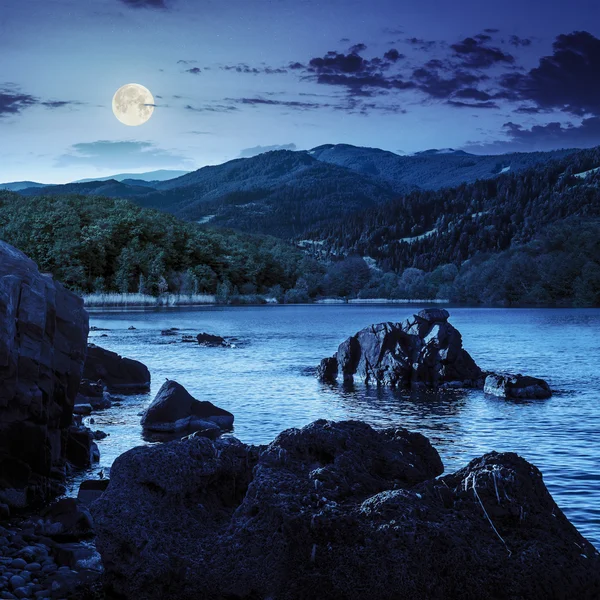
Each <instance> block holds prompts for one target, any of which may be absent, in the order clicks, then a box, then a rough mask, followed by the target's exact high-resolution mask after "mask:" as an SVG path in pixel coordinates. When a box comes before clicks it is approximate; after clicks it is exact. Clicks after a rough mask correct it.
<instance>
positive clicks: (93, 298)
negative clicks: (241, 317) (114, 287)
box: [83, 292, 217, 308]
mask: <svg viewBox="0 0 600 600" xmlns="http://www.w3.org/2000/svg"><path fill="white" fill-rule="evenodd" d="M83 301H84V303H85V306H87V307H90V308H92V307H101V306H122V307H128V306H149V307H151V306H198V305H203V304H216V303H217V299H216V297H215V296H214V295H211V294H162V295H161V296H158V297H156V296H149V295H146V294H118V293H112V292H107V293H96V294H84V296H83Z"/></svg>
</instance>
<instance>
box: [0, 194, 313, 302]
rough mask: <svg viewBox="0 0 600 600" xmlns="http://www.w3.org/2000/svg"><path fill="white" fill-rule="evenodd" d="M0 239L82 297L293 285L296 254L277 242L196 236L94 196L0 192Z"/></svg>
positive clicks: (154, 214)
mask: <svg viewBox="0 0 600 600" xmlns="http://www.w3.org/2000/svg"><path fill="white" fill-rule="evenodd" d="M0 239H3V240H5V241H6V242H8V243H9V244H12V245H14V246H16V247H17V248H19V249H20V250H22V251H23V252H25V253H26V254H27V255H28V256H30V257H31V258H32V259H33V260H35V261H36V262H37V264H38V265H39V267H40V270H42V271H44V272H49V273H52V274H53V275H54V277H56V278H57V279H58V280H60V281H62V282H63V283H65V284H66V285H67V286H69V287H70V288H72V289H75V290H79V291H82V292H101V291H119V292H124V293H127V292H141V293H147V294H152V295H157V294H159V293H163V292H167V291H173V292H181V293H210V294H215V293H216V294H221V295H223V296H227V295H230V294H255V293H266V292H268V291H269V289H270V288H272V287H273V286H277V287H276V290H280V289H282V290H286V289H288V288H291V287H293V286H294V283H295V281H296V279H297V276H298V273H297V271H298V265H299V263H300V260H301V258H302V256H301V253H300V252H299V251H298V250H297V249H295V248H293V247H292V246H291V245H289V244H286V243H284V242H282V241H280V240H277V239H275V238H271V237H265V236H263V237H259V236H251V235H246V234H241V233H234V232H230V231H212V230H210V231H209V230H203V229H202V228H201V227H199V226H198V225H196V224H194V223H186V222H184V221H180V220H178V219H176V218H175V217H173V216H171V215H166V214H164V213H161V212H158V211H154V210H147V209H142V208H139V207H138V206H136V205H134V204H132V203H130V202H128V201H126V200H120V199H112V198H100V197H96V196H77V195H70V196H40V197H33V198H26V197H22V196H20V195H17V194H15V193H12V192H2V191H0Z"/></svg>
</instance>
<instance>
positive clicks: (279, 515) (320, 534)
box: [0, 242, 600, 600]
mask: <svg viewBox="0 0 600 600" xmlns="http://www.w3.org/2000/svg"><path fill="white" fill-rule="evenodd" d="M448 318H449V314H448V312H447V311H445V310H443V309H427V310H424V311H421V312H420V313H418V314H417V315H415V316H414V318H413V319H410V320H407V321H405V322H404V323H382V324H379V325H373V326H371V327H367V328H365V329H363V330H362V331H360V332H358V333H357V334H356V335H354V336H352V337H350V338H348V340H346V341H345V342H343V343H342V344H341V345H340V347H339V348H338V351H337V353H336V354H335V355H334V356H333V357H331V358H328V359H324V360H323V361H322V362H321V365H320V367H319V370H318V373H319V376H320V377H321V378H322V379H323V380H325V381H328V382H330V383H332V384H335V383H336V381H337V380H338V379H340V380H341V382H342V384H347V383H352V382H355V381H356V382H362V383H365V384H367V385H368V384H377V385H390V386H396V387H402V388H405V389H410V390H413V391H417V392H423V391H428V390H436V389H445V388H451V389H454V388H461V387H462V388H469V387H471V388H478V389H483V390H484V391H485V392H486V393H490V394H494V395H497V396H501V397H505V398H507V399H511V398H512V399H517V400H520V399H542V398H547V397H548V396H549V395H550V394H551V390H550V387H549V386H548V384H547V383H546V382H544V381H543V380H540V379H536V378H532V377H526V376H522V375H517V374H502V373H501V374H496V373H486V372H484V371H483V370H482V369H480V367H479V366H478V365H477V364H476V363H475V361H474V360H473V359H472V357H471V356H470V355H469V354H468V352H467V351H466V350H465V349H464V348H463V347H462V338H461V335H460V333H459V332H458V331H457V330H456V329H455V328H454V327H453V326H452V325H451V324H450V323H449V322H448ZM162 335H163V336H171V337H175V336H179V330H177V329H169V330H164V331H163V332H162ZM87 336H88V316H87V313H86V311H85V310H84V308H83V304H82V302H81V300H80V299H79V298H78V297H77V296H75V295H74V294H72V293H71V292H69V291H67V290H66V289H65V288H63V287H62V286H61V285H60V284H59V283H56V282H54V281H53V280H52V279H51V278H50V277H49V276H47V275H43V274H40V273H39V271H38V269H37V267H36V265H35V264H34V263H33V262H32V261H30V260H29V259H28V258H27V257H26V256H24V255H23V254H22V253H20V252H18V251H17V250H15V249H14V248H12V247H10V246H8V245H7V244H4V243H3V242H0V434H1V435H0V599H7V600H9V599H14V598H44V599H60V598H80V599H83V600H86V599H88V598H89V599H90V600H92V599H100V598H104V597H107V594H108V596H110V597H113V596H112V595H117V596H118V597H125V598H136V599H140V600H144V599H148V600H154V599H157V600H158V599H159V598H160V599H162V598H171V597H177V598H180V599H183V600H185V599H186V598H190V599H192V598H194V599H195V598H198V597H203V598H215V599H220V600H226V599H227V600H232V599H238V600H242V599H244V600H258V599H265V600H266V599H267V598H273V599H275V598H277V599H278V600H287V599H290V600H291V599H296V598H307V599H308V598H340V600H341V599H342V598H343V599H348V600H352V599H354V598H356V599H357V600H358V599H359V598H360V599H361V600H370V599H371V598H373V599H375V598H376V599H378V600H379V599H386V598H389V599H390V600H391V599H392V598H398V597H406V598H425V599H427V598H431V599H437V598H441V599H443V598H457V597H460V598H466V599H471V598H472V599H473V600H475V599H477V600H479V599H480V598H503V599H504V598H506V599H509V598H510V599H523V600H525V599H527V600H529V599H533V600H536V599H538V598H539V599H540V600H541V599H542V598H543V599H544V600H546V599H548V598H549V599H553V598H556V599H557V600H558V599H563V598H564V599H566V598H575V597H576V598H582V599H590V600H592V599H595V598H598V597H600V556H599V554H598V552H597V551H596V550H595V548H594V547H593V546H592V545H591V544H590V543H589V542H588V541H587V540H585V539H584V538H583V537H582V536H581V535H580V534H579V532H578V531H577V530H576V529H575V528H574V527H573V526H572V525H571V524H570V523H569V521H568V520H567V519H566V517H565V516H564V515H563V514H562V512H561V511H560V509H559V508H558V506H557V505H556V504H555V503H554V500H553V499H552V497H551V496H550V494H549V492H548V490H547V489H546V487H545V485H544V483H543V480H542V476H541V473H540V472H539V471H538V470H537V469H536V468H535V467H534V466H533V465H531V464H529V463H528V462H526V461H525V460H524V459H522V458H520V457H519V456H517V455H516V454H511V453H503V454H498V453H495V452H492V453H488V454H485V455H484V456H482V457H479V458H477V459H475V460H473V461H471V462H470V463H469V465H467V466H466V467H464V468H463V469H461V470H459V471H457V472H456V473H453V474H447V475H442V474H443V471H444V468H443V465H442V461H441V459H440V457H439V455H438V453H437V451H436V450H435V448H433V446H432V445H431V444H430V442H429V440H427V438H425V437H424V436H422V435H420V434H418V433H412V432H409V431H407V430H405V429H402V428H391V429H385V430H375V429H373V428H371V427H370V426H369V425H367V424H365V423H362V422H358V421H346V422H333V421H324V420H319V421H316V422H314V423H312V424H310V425H307V426H305V427H303V428H302V429H290V430H287V431H284V432H282V433H281V434H280V435H279V436H277V438H276V439H275V440H274V441H273V442H272V443H271V444H269V445H268V446H251V445H246V444H243V443H242V442H240V441H239V440H237V439H235V438H232V437H227V438H223V437H221V434H222V433H223V432H225V431H228V430H230V429H231V427H232V425H233V420H234V415H233V414H231V413H230V412H228V411H227V410H224V409H222V408H220V407H217V406H215V405H213V404H211V403H210V402H203V401H200V400H197V399H196V398H193V397H192V396H191V395H190V394H189V393H188V392H187V391H186V390H185V388H183V387H182V386H181V385H179V384H178V383H177V382H174V381H169V380H167V381H166V382H165V383H164V384H163V386H162V387H161V389H160V391H159V392H158V394H157V395H156V397H155V399H154V401H153V402H152V403H151V404H150V405H149V406H148V407H147V409H146V411H145V413H144V414H143V415H142V420H141V424H142V427H143V429H144V431H145V432H147V433H148V434H149V435H150V434H152V435H155V436H166V437H164V438H163V437H160V438H157V441H163V440H167V439H174V440H175V441H164V443H160V444H155V445H152V446H146V447H138V448H133V449H131V450H129V451H127V452H125V453H124V454H122V455H121V456H120V457H119V458H118V459H117V460H116V461H115V463H114V465H113V467H112V469H111V472H110V479H98V480H90V481H84V482H83V483H82V485H81V487H80V490H79V494H78V498H77V499H74V498H63V499H60V500H58V501H55V499H56V498H57V497H60V496H61V495H62V494H64V489H65V487H64V484H65V481H66V479H67V477H68V476H69V474H70V473H72V472H73V469H79V468H85V467H87V466H89V465H90V464H91V463H93V462H94V461H96V460H98V448H97V446H96V444H95V440H97V439H100V438H101V437H102V436H103V435H105V434H103V433H102V432H101V431H96V432H93V431H92V430H91V429H89V428H88V427H85V426H84V425H83V422H82V417H83V416H85V415H89V414H91V413H93V411H97V410H103V409H105V408H107V407H110V406H111V405H115V404H117V403H118V402H121V401H122V399H121V398H119V397H116V396H115V395H114V394H129V393H138V392H140V391H142V392H144V391H148V390H149V389H150V379H151V376H150V372H149V371H148V369H147V368H146V367H145V365H143V364H142V363H140V362H138V361H135V360H132V359H130V358H127V357H121V356H119V355H118V354H115V353H114V352H110V351H108V350H105V349H103V348H100V347H99V346H96V345H93V344H88V340H87ZM232 341H235V340H231V341H229V340H226V339H224V338H222V337H219V336H215V335H213V334H207V333H200V334H199V335H197V336H195V337H193V338H192V337H190V339H186V337H185V336H184V337H182V338H181V342H193V343H197V344H200V345H202V346H213V347H231V346H232V345H233V344H232Z"/></svg>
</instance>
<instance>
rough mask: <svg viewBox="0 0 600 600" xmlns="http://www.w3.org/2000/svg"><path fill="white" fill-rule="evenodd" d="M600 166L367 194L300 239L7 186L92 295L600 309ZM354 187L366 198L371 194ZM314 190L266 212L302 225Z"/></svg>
mask: <svg viewBox="0 0 600 600" xmlns="http://www.w3.org/2000/svg"><path fill="white" fill-rule="evenodd" d="M279 167H281V165H279ZM599 167H600V148H596V149H592V150H584V151H579V152H576V153H573V154H571V155H569V156H565V157H562V158H560V159H559V160H554V161H550V162H548V163H546V164H543V165H538V166H536V167H535V168H530V169H528V170H525V171H522V172H520V173H505V174H501V175H500V176H498V177H496V178H494V179H487V180H481V181H476V182H475V183H470V184H463V185H460V186H458V187H455V188H450V189H441V190H431V191H426V190H418V191H413V192H411V193H409V194H407V195H404V196H401V197H399V198H396V199H387V200H381V199H380V200H379V202H378V203H376V204H375V205H373V204H372V203H371V202H366V208H365V209H364V210H362V211H361V212H359V213H355V214H346V215H345V216H343V217H341V218H337V219H330V220H328V221H327V222H326V223H324V224H321V225H320V226H317V227H313V229H312V231H311V232H310V234H309V235H306V234H304V235H302V236H301V237H298V238H296V241H295V244H290V243H289V241H283V240H279V239H276V238H274V237H269V236H264V235H263V236H260V235H250V234H244V233H239V232H235V231H232V230H227V229H217V228H215V227H214V225H213V223H212V222H211V223H209V224H207V225H199V224H197V223H190V222H185V221H180V220H179V219H177V218H176V217H174V216H172V215H168V214H165V213H161V212H158V211H156V210H152V209H144V208H140V207H139V206H136V205H135V204H132V203H131V202H129V201H127V200H125V199H114V198H104V197H98V196H94V195H59V194H45V193H44V195H41V196H32V197H25V196H21V195H17V194H15V193H11V192H0V238H1V239H4V240H6V241H7V242H9V243H11V244H13V245H15V246H17V247H18V248H20V249H21V250H23V251H24V252H26V253H27V254H28V255H29V256H31V257H32V258H33V259H34V260H35V261H36V262H37V263H38V264H39V265H40V268H41V269H42V270H43V271H47V272H50V273H52V274H53V275H54V276H55V277H56V278H58V279H59V280H61V281H63V282H64V283H65V284H66V285H68V286H69V287H71V288H73V289H75V290H79V291H82V292H102V291H118V292H142V293H147V294H152V295H159V294H162V293H164V292H176V293H184V294H186V293H210V294H216V295H217V296H218V297H219V298H220V299H222V300H224V301H232V299H235V298H239V297H240V296H244V295H245V296H252V295H256V294H263V295H269V296H272V297H276V298H277V299H278V300H279V301H280V302H310V301H312V300H314V299H318V298H323V297H338V298H363V299H368V298H391V299H394V298H398V299H403V298H405V299H434V298H437V299H447V300H450V301H452V302H459V303H467V304H486V305H489V304H501V305H508V306H511V305H513V306H514V305H520V304H527V305H535V304H538V305H539V304H543V305H558V306H563V305H577V306H599V305H600V168H599ZM303 172H305V173H307V174H308V173H310V172H312V173H313V174H314V170H312V171H311V170H310V169H304V170H303ZM278 174H279V171H278ZM190 175H194V174H190ZM185 177H189V176H185ZM180 179H181V178H180ZM309 179H310V177H309V178H308V179H306V180H305V182H308V181H309ZM334 179H335V178H334ZM313 183H314V185H315V186H317V188H318V186H319V185H324V186H333V187H331V188H330V192H331V193H333V196H335V197H336V198H338V201H339V202H341V203H343V202H344V201H345V200H344V198H346V196H347V195H348V194H351V193H352V192H351V191H350V190H349V189H342V188H343V186H342V188H339V189H338V191H337V192H335V186H336V185H338V184H339V181H338V182H337V183H336V181H335V180H332V181H329V180H328V179H327V178H324V179H317V180H316V181H313ZM346 183H348V182H346ZM307 185H308V183H307ZM355 191H356V194H355V195H354V197H353V198H354V204H353V206H354V207H356V206H357V205H359V204H361V200H360V195H361V193H362V191H361V190H355ZM237 193H238V192H236V193H233V192H232V194H233V195H232V197H231V202H232V205H235V204H237V197H236V196H235V194H237ZM240 193H241V192H240ZM277 193H279V192H277ZM282 193H284V192H282ZM305 193H308V192H307V190H306V189H304V188H302V189H298V190H295V192H294V190H291V191H290V192H289V193H288V194H287V196H286V201H285V202H283V201H282V202H281V205H280V206H278V207H277V210H273V211H272V212H271V213H270V215H269V218H268V219H267V220H270V219H271V218H273V219H275V218H276V216H277V215H278V214H279V212H280V211H284V212H285V211H287V213H288V214H287V217H286V218H287V219H288V221H289V220H290V219H291V220H292V221H294V220H296V219H298V221H299V222H302V221H303V217H302V214H305V213H307V211H308V212H310V210H311V207H310V206H303V203H302V202H301V201H300V200H301V196H302V194H305ZM245 194H251V192H249V191H247V192H245ZM284 195H285V194H284ZM333 196H332V197H333ZM276 197H277V198H279V196H277V195H276ZM290 203H291V204H290ZM275 204H278V202H276V203H275ZM291 205H293V206H297V207H299V208H298V210H300V211H303V212H302V213H301V214H300V213H298V214H295V213H293V212H292V210H291V209H290V206H291ZM338 208H339V207H338ZM252 214H253V211H249V212H248V214H247V218H248V219H250V220H251V219H252V218H253V217H252ZM263 217H264V215H263ZM279 233H280V234H282V232H279Z"/></svg>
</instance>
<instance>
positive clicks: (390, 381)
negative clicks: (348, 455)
mask: <svg viewBox="0 0 600 600" xmlns="http://www.w3.org/2000/svg"><path fill="white" fill-rule="evenodd" d="M448 317H449V314H448V311H446V310H444V309H425V310H422V311H421V312H420V313H418V314H417V315H415V316H414V318H413V319H407V320H406V321H404V322H403V323H380V324H378V325H371V326H370V327H366V328H365V329H363V330H361V331H359V332H358V333H357V334H355V335H353V336H352V337H350V338H348V339H347V340H346V341H345V342H343V343H342V344H341V345H340V347H339V348H338V351H337V353H336V354H335V355H334V356H333V357H331V358H326V359H324V360H323V361H321V365H320V366H319V376H320V377H321V378H322V379H324V380H329V381H331V380H335V379H337V378H338V376H339V377H341V378H342V379H343V380H344V381H345V382H352V381H354V380H355V379H359V380H360V381H361V382H363V383H378V384H383V385H391V386H397V387H402V388H407V389H412V390H423V389H431V388H439V387H483V381H484V378H485V374H484V373H483V371H482V370H481V369H480V368H479V367H478V366H477V365H476V364H475V361H474V360H473V359H472V358H471V356H470V354H469V353H468V352H467V351H466V350H465V349H464V348H463V346H462V336H461V335H460V333H459V331H458V330H457V329H455V328H454V327H453V326H452V325H450V323H448Z"/></svg>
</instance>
